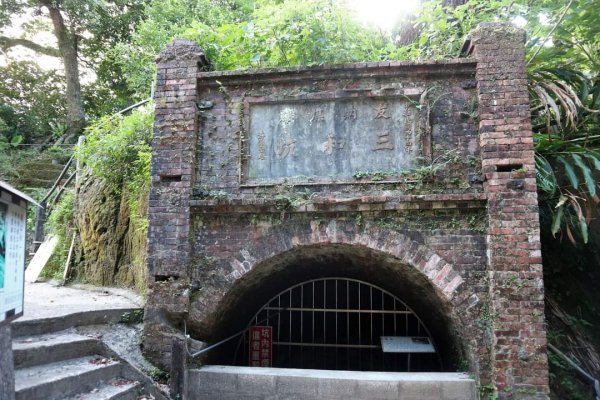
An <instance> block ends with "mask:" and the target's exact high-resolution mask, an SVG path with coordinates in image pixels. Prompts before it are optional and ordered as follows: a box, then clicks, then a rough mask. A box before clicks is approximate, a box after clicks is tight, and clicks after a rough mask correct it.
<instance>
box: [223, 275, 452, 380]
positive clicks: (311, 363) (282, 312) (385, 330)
mask: <svg viewBox="0 0 600 400" xmlns="http://www.w3.org/2000/svg"><path fill="white" fill-rule="evenodd" d="M257 325H260V326H271V327H272V335H273V354H272V362H273V364H272V366H273V367H278V368H312V369H335V370H356V371H441V370H442V364H441V359H440V357H439V353H437V352H436V353H430V354H412V355H411V354H409V353H384V352H383V351H382V347H381V339H380V338H381V336H412V337H425V338H428V339H429V340H430V341H431V343H433V340H432V337H431V334H430V333H429V331H428V330H427V328H426V327H425V325H424V324H423V323H422V322H421V320H420V319H419V317H418V316H417V315H416V314H415V313H414V312H413V311H412V310H411V309H410V308H409V307H408V306H407V305H406V304H404V303H403V302H402V301H401V300H400V299H398V298H397V297H395V296H394V295H392V294H391V293H389V292H387V291H385V290H383V289H381V288H379V287H377V286H374V285H371V284H369V283H366V282H363V281H359V280H355V279H347V278H322V279H315V280H310V281H306V282H303V283H300V284H298V285H295V286H292V287H290V288H289V289H286V290H284V291H283V292H281V293H279V294H278V295H277V296H275V297H273V298H272V299H271V300H270V301H269V302H268V303H267V304H265V305H264V306H263V307H262V308H261V309H260V310H259V311H258V313H256V315H255V316H254V317H253V318H252V319H251V321H250V323H249V324H248V327H247V330H246V334H245V335H243V336H242V337H241V338H240V340H239V342H238V344H237V348H236V351H235V355H234V364H235V365H248V362H249V361H248V360H249V345H248V341H249V333H248V330H249V329H250V327H251V326H257ZM434 347H435V344H434Z"/></svg>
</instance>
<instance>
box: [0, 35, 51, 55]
mask: <svg viewBox="0 0 600 400" xmlns="http://www.w3.org/2000/svg"><path fill="white" fill-rule="evenodd" d="M16 46H23V47H26V48H28V49H31V50H33V51H35V52H37V53H41V54H45V55H47V56H52V57H60V52H59V51H58V49H55V48H52V47H46V46H42V45H40V44H37V43H35V42H32V41H31V40H27V39H17V38H10V37H6V36H0V48H2V50H7V49H10V48H11V47H16Z"/></svg>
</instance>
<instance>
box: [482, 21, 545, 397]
mask: <svg viewBox="0 0 600 400" xmlns="http://www.w3.org/2000/svg"><path fill="white" fill-rule="evenodd" d="M524 44H525V34H524V32H523V31H522V30H521V29H518V28H516V27H514V26H513V25H511V24H506V23H487V24H482V25H480V26H479V27H478V28H477V29H476V30H475V31H474V32H473V33H472V35H471V49H472V51H473V55H474V57H475V58H476V60H477V73H476V77H477V81H478V98H479V106H478V111H479V138H480V146H481V154H482V166H483V172H484V173H485V176H486V181H485V184H484V190H485V192H486V193H487V197H488V221H489V231H488V232H489V234H488V238H487V242H488V263H489V264H488V274H489V281H490V282H489V285H490V286H489V288H490V299H491V304H490V311H491V320H492V334H493V341H494V345H493V349H492V365H491V368H490V369H491V373H492V380H493V383H494V384H495V385H496V388H497V389H498V395H499V398H506V399H509V398H510V399H513V398H516V399H522V398H529V399H538V398H539V399H545V398H547V397H548V392H549V388H548V364H547V358H546V329H545V322H544V283H543V274H542V259H541V250H540V234H539V219H538V218H539V216H538V205H537V192H536V179H535V160H534V150H533V136H532V131H531V120H530V110H529V96H528V91H527V73H526V67H525V57H524Z"/></svg>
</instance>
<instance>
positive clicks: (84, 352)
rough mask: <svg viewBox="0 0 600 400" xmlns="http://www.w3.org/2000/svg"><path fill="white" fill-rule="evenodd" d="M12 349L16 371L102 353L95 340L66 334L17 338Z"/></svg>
mask: <svg viewBox="0 0 600 400" xmlns="http://www.w3.org/2000/svg"><path fill="white" fill-rule="evenodd" d="M12 348H13V358H14V365H15V368H17V369H18V368H27V367H32V366H35V365H41V364H49V363H53V362H57V361H63V360H68V359H70V358H78V357H83V356H89V355H93V354H98V353H100V352H101V351H102V346H101V343H100V341H98V340H97V339H93V338H90V337H87V336H82V335H77V334H74V333H66V332H59V333H51V334H46V335H36V336H26V337H19V338H16V339H15V340H14V341H13V346H12Z"/></svg>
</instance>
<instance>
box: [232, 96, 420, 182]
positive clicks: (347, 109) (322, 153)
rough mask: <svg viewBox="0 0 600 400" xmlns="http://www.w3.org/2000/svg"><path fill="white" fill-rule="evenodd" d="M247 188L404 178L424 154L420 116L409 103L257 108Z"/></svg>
mask: <svg viewBox="0 0 600 400" xmlns="http://www.w3.org/2000/svg"><path fill="white" fill-rule="evenodd" d="M249 113H250V116H249V126H248V151H247V159H246V164H245V166H244V169H243V170H244V179H243V181H244V182H246V183H260V182H269V181H280V180H282V179H284V178H293V179H294V180H300V181H304V180H306V181H318V182H323V181H330V182H333V181H349V180H351V178H352V176H353V175H354V174H356V173H357V172H361V171H363V172H367V171H371V172H372V171H385V172H390V173H394V172H398V171H401V170H407V169H409V168H411V167H413V166H414V165H415V162H416V158H417V157H418V156H419V155H420V152H421V143H420V142H421V140H420V138H419V128H418V123H419V111H418V110H417V108H416V107H415V106H414V105H413V104H411V102H410V101H409V100H408V99H406V98H356V99H344V100H339V99H338V100H323V101H310V102H285V103H251V104H250V111H249Z"/></svg>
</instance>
